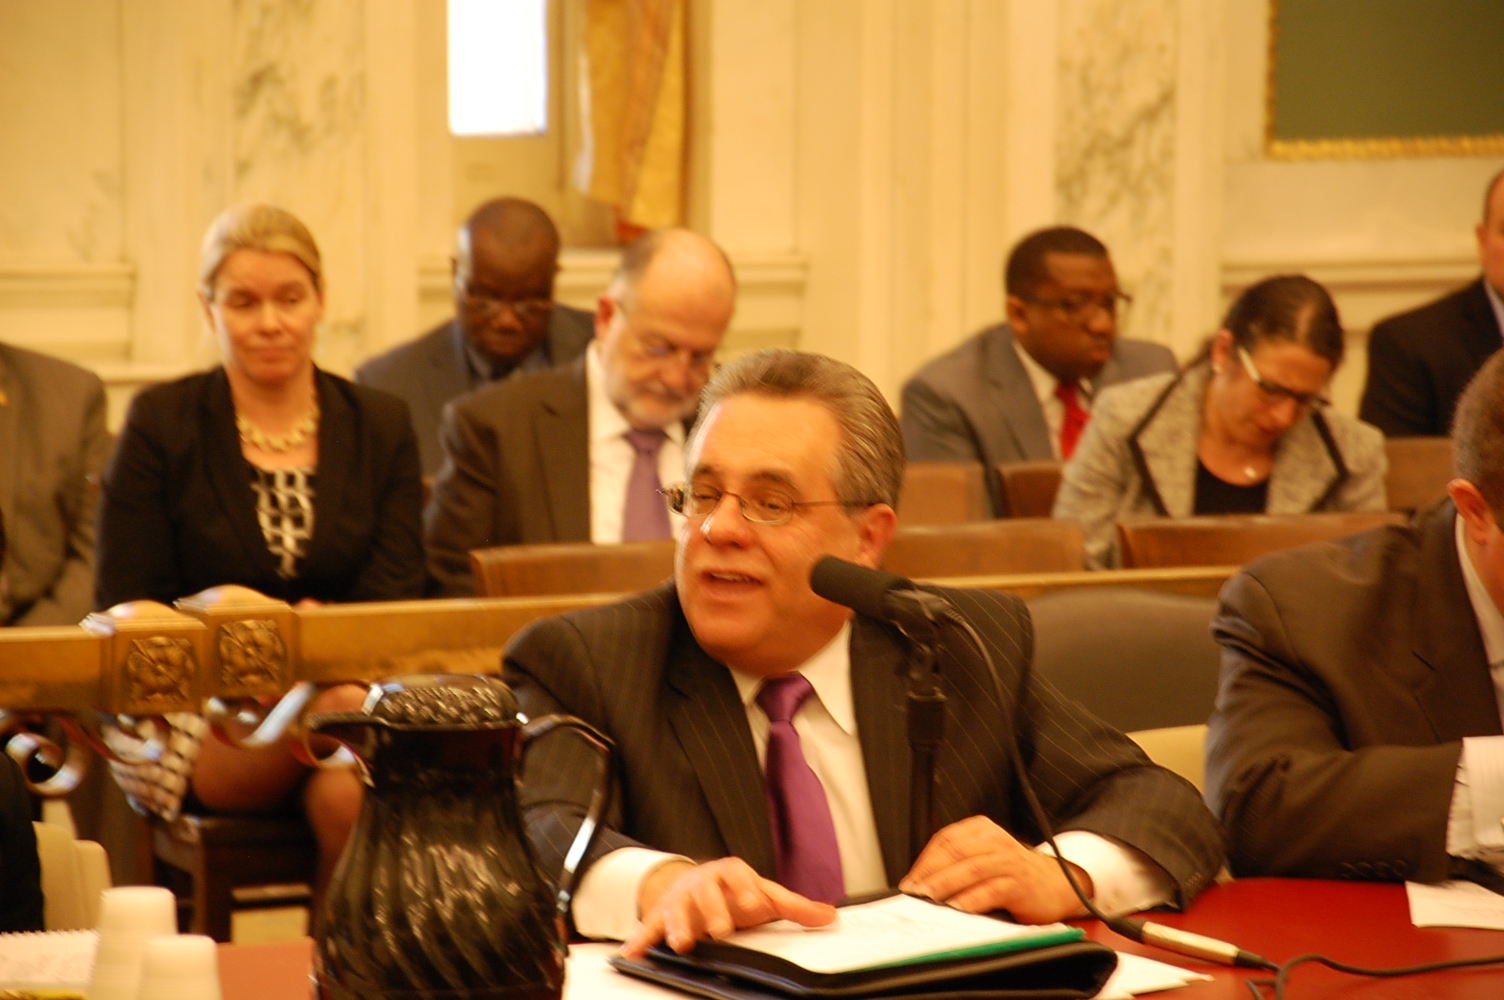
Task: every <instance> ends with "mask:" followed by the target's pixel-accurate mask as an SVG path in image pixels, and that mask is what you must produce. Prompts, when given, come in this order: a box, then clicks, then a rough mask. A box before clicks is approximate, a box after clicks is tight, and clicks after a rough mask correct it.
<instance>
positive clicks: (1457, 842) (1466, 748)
mask: <svg viewBox="0 0 1504 1000" xmlns="http://www.w3.org/2000/svg"><path fill="white" fill-rule="evenodd" d="M1447 853H1448V854H1451V855H1454V856H1456V857H1459V858H1473V857H1483V856H1487V858H1488V860H1489V861H1491V862H1496V861H1497V860H1498V859H1499V856H1500V855H1501V854H1504V736H1469V737H1467V738H1466V739H1464V740H1463V741H1462V755H1461V756H1460V757H1458V759H1457V776H1456V778H1455V784H1454V785H1453V788H1452V808H1451V811H1450V812H1449V813H1448V815H1447Z"/></svg>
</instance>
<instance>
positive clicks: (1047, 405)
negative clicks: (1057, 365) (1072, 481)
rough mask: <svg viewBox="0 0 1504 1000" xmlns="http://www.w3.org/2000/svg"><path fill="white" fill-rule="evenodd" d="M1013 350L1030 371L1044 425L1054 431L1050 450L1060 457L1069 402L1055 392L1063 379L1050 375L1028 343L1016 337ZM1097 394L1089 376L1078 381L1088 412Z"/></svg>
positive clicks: (1079, 398)
mask: <svg viewBox="0 0 1504 1000" xmlns="http://www.w3.org/2000/svg"><path fill="white" fill-rule="evenodd" d="M1013 350H1014V351H1016V352H1017V353H1018V360H1019V363H1020V364H1022V365H1023V366H1024V371H1025V372H1026V373H1028V376H1029V385H1030V386H1032V387H1033V389H1034V398H1035V399H1036V400H1038V401H1039V409H1040V411H1041V412H1043V413H1044V425H1045V427H1047V428H1048V429H1049V432H1050V449H1051V450H1052V451H1053V452H1054V453H1055V457H1056V458H1057V459H1058V458H1060V428H1061V427H1062V426H1063V425H1064V424H1065V404H1064V403H1062V402H1061V401H1060V397H1059V396H1057V395H1055V389H1056V388H1057V387H1058V386H1059V385H1060V380H1059V379H1058V378H1056V377H1055V376H1054V375H1052V374H1050V371H1049V369H1048V368H1046V367H1045V366H1044V365H1042V364H1040V363H1039V362H1038V361H1035V360H1034V357H1033V355H1031V354H1030V353H1029V352H1028V351H1026V350H1024V345H1022V344H1020V343H1019V342H1018V338H1017V337H1016V336H1015V337H1014V338H1013ZM1094 394H1095V392H1094V390H1093V388H1092V384H1091V383H1090V382H1088V381H1086V380H1085V379H1082V380H1081V381H1080V382H1078V383H1076V402H1077V404H1078V405H1080V407H1081V409H1083V410H1085V411H1086V412H1087V413H1090V412H1091V400H1092V396H1093V395H1094Z"/></svg>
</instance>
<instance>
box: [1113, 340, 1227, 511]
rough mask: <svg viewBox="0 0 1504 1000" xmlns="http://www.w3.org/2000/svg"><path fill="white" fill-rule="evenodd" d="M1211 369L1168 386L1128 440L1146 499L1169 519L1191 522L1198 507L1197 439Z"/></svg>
mask: <svg viewBox="0 0 1504 1000" xmlns="http://www.w3.org/2000/svg"><path fill="white" fill-rule="evenodd" d="M1210 372H1211V369H1210V368H1192V369H1190V370H1189V371H1187V372H1185V373H1184V374H1182V375H1181V376H1180V377H1179V378H1178V379H1176V380H1175V381H1173V382H1171V383H1170V387H1169V389H1168V391H1167V392H1166V393H1165V394H1164V395H1163V396H1162V397H1161V399H1160V401H1159V403H1158V405H1157V406H1155V407H1154V408H1153V409H1151V410H1150V411H1149V414H1148V415H1147V416H1146V417H1145V418H1144V420H1143V421H1142V422H1140V424H1139V426H1138V428H1137V429H1136V430H1135V431H1134V432H1133V434H1132V435H1130V436H1129V440H1128V447H1129V449H1130V450H1131V451H1132V452H1133V456H1134V461H1135V462H1136V463H1137V464H1138V466H1139V471H1140V474H1141V476H1142V478H1143V480H1144V486H1143V488H1144V493H1145V494H1146V495H1147V496H1149V498H1150V499H1151V500H1153V501H1154V502H1155V505H1156V507H1157V508H1158V510H1159V511H1160V513H1161V515H1163V516H1165V517H1190V516H1191V514H1192V513H1193V511H1194V508H1195V503H1196V436H1197V434H1198V433H1199V432H1200V428H1201V412H1200V411H1201V399H1202V396H1203V395H1204V394H1205V389H1206V381H1207V376H1208V375H1209V374H1210Z"/></svg>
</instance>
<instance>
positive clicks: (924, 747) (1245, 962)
mask: <svg viewBox="0 0 1504 1000" xmlns="http://www.w3.org/2000/svg"><path fill="white" fill-rule="evenodd" d="M809 586H810V589H811V590H813V591H814V592H815V593H816V594H818V595H819V596H821V597H823V598H825V599H826V600H827V601H833V602H834V603H836V604H840V605H844V606H845V607H848V608H851V609H852V610H853V611H855V612H857V613H858V614H862V615H866V616H867V617H869V618H876V619H879V620H881V621H886V622H890V623H892V624H893V625H896V626H897V627H898V628H899V630H900V631H902V632H904V633H905V634H908V633H909V630H910V629H914V630H916V631H917V632H919V634H926V633H929V634H932V633H933V632H934V630H935V626H936V625H937V624H939V623H942V622H944V623H946V624H953V625H956V626H959V627H960V629H961V630H962V632H964V633H965V634H966V636H967V637H968V639H969V640H970V642H971V645H972V647H973V648H974V649H975V651H976V653H977V655H978V656H979V657H980V658H981V661H982V663H983V664H984V666H985V667H986V674H987V675H988V676H989V677H990V678H991V679H992V683H993V684H994V685H999V687H998V690H997V697H998V702H999V704H1006V700H1007V699H1006V696H1005V695H1004V693H1003V691H1002V690H1001V686H1000V684H999V679H998V675H997V668H996V666H995V665H994V664H993V662H992V655H991V654H990V653H989V652H988V650H987V647H986V644H985V643H983V641H982V639H981V636H979V635H978V634H977V633H976V630H975V629H973V628H972V627H971V623H970V622H968V621H967V620H966V619H965V618H964V617H963V616H962V615H961V614H960V613H959V612H958V611H956V609H955V608H954V607H952V606H951V604H950V602H949V601H947V600H946V599H945V598H943V597H941V596H939V595H938V594H931V593H928V592H926V591H923V590H919V589H918V588H916V587H915V586H914V581H912V580H909V579H907V578H905V577H901V576H899V575H898V574H896V573H887V572H884V571H882V570H876V569H868V568H867V567H866V566H860V565H858V564H856V563H853V562H847V561H846V560H844V559H838V558H836V557H835V556H825V557H824V558H823V559H821V560H820V561H819V562H817V563H815V565H814V568H813V569H812V570H811V571H810V574H809ZM926 657H927V658H928V659H929V661H930V662H931V664H932V662H933V652H932V651H931V652H929V653H927V654H926ZM937 674H938V671H935V672H933V673H932V672H931V671H930V669H926V668H920V669H918V670H911V671H910V691H909V702H910V704H909V711H910V716H909V731H910V737H909V738H910V744H911V746H912V747H913V749H914V758H915V765H916V771H915V773H914V775H913V777H912V780H911V789H910V794H911V795H912V796H913V799H914V804H915V805H914V810H913V818H914V820H915V822H916V824H918V825H919V826H923V827H924V830H923V831H921V830H920V829H918V827H916V829H915V830H913V831H911V836H912V839H913V844H914V851H915V853H916V855H917V853H918V851H919V848H920V847H921V846H922V845H923V844H924V843H925V841H926V840H927V839H928V837H929V832H930V822H929V820H928V819H927V818H926V817H928V815H929V812H930V808H931V806H930V803H931V787H930V782H931V779H930V778H929V777H928V775H927V773H924V772H927V771H928V770H929V769H932V768H933V766H934V765H933V755H934V751H935V748H936V747H937V745H938V743H939V741H940V730H939V727H940V721H939V719H938V715H937V711H936V710H934V709H933V708H931V710H930V711H928V712H926V711H925V710H924V708H923V707H919V708H918V709H917V711H916V705H915V702H925V703H932V702H935V701H942V702H943V700H944V696H943V695H940V694H938V693H937V692H936V690H935V688H934V687H933V681H934V678H935V676H937ZM1008 752H1009V757H1010V760H1011V763H1012V765H1013V770H1014V772H1015V774H1016V775H1017V777H1018V781H1019V787H1020V790H1021V791H1022V792H1023V796H1024V800H1025V802H1026V803H1027V804H1028V806H1029V811H1030V812H1031V813H1032V814H1033V816H1034V819H1035V822H1036V823H1037V824H1038V826H1039V829H1040V831H1041V832H1042V833H1043V834H1044V836H1045V840H1046V841H1047V842H1048V843H1049V844H1050V846H1051V848H1053V849H1054V853H1055V860H1056V861H1057V862H1058V863H1059V865H1060V869H1061V871H1062V873H1063V874H1064V876H1065V880H1066V882H1067V883H1069V885H1070V887H1071V889H1072V891H1073V892H1074V893H1075V895H1076V897H1077V898H1078V899H1079V900H1081V903H1082V905H1083V906H1085V908H1086V911H1087V912H1088V913H1090V914H1091V915H1092V916H1093V917H1095V918H1097V919H1098V920H1100V921H1102V923H1104V924H1105V925H1107V927H1109V928H1111V929H1112V930H1113V931H1115V932H1117V933H1118V934H1121V935H1122V936H1124V937H1126V938H1128V939H1130V940H1133V941H1139V942H1142V943H1144V944H1149V945H1154V946H1157V947H1159V948H1163V949H1165V950H1167V951H1173V952H1176V953H1178V954H1181V955H1186V956H1189V957H1191V958H1199V959H1201V960H1203V961H1209V962H1218V963H1221V964H1223V965H1238V966H1243V967H1245V968H1250V969H1265V970H1277V969H1278V968H1279V967H1278V966H1277V965H1276V964H1275V963H1273V962H1271V961H1269V960H1268V959H1267V958H1264V957H1263V956H1262V955H1258V954H1255V953H1254V952H1250V951H1247V950H1245V949H1243V948H1239V947H1238V946H1237V945H1235V944H1230V943H1228V942H1225V941H1219V940H1217V939H1216V938H1210V937H1207V936H1205V935H1202V934H1194V933H1192V932H1190V931H1184V930H1180V929H1179V928H1175V927H1170V926H1167V925H1165V924H1159V923H1154V922H1152V921H1148V920H1144V919H1142V918H1138V917H1112V916H1108V915H1107V914H1106V913H1103V912H1102V910H1101V909H1100V908H1098V906H1097V905H1096V903H1095V902H1093V901H1092V900H1091V899H1090V898H1089V897H1088V896H1087V895H1086V893H1085V891H1084V890H1083V889H1082V888H1081V885H1080V884H1079V883H1078V882H1077V881H1076V877H1075V875H1074V874H1073V873H1072V872H1071V870H1070V866H1069V865H1068V864H1067V863H1066V861H1065V858H1064V857H1063V856H1062V855H1061V853H1060V851H1059V849H1058V848H1056V847H1055V833H1054V824H1053V823H1051V822H1050V818H1049V815H1048V813H1046V812H1045V810H1044V807H1043V806H1042V805H1041V804H1040V802H1039V798H1038V796H1037V795H1036V794H1035V792H1034V785H1033V782H1031V781H1030V780H1029V773H1028V768H1026V767H1025V766H1024V763H1023V760H1022V758H1021V756H1020V754H1019V749H1018V743H1017V741H1016V740H1009V741H1008ZM921 758H924V759H925V760H926V763H924V764H923V765H922V766H923V771H921V770H919V768H920V760H921Z"/></svg>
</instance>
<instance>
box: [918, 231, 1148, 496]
mask: <svg viewBox="0 0 1504 1000" xmlns="http://www.w3.org/2000/svg"><path fill="white" fill-rule="evenodd" d="M1003 285H1004V292H1005V294H1006V300H1005V305H1006V310H1007V321H1006V322H1003V323H998V324H997V325H995V326H989V327H987V328H986V329H985V330H982V331H981V332H980V333H977V334H975V335H973V336H972V337H970V338H968V339H967V340H965V341H963V342H962V343H961V344H960V345H959V346H957V347H954V348H952V349H951V350H950V351H947V352H946V353H945V354H942V355H941V356H940V357H938V358H936V359H934V360H933V361H931V362H929V363H928V364H926V365H925V366H924V367H922V368H920V369H919V371H917V372H915V373H914V375H913V377H912V378H910V379H909V381H908V383H907V384H905V385H904V387H903V398H902V405H901V406H900V409H899V417H900V423H901V425H902V427H903V442H904V447H905V449H906V450H907V451H908V457H909V459H910V460H911V461H915V462H924V461H942V462H981V463H982V464H983V466H985V467H986V468H987V469H988V470H989V475H988V476H987V483H988V489H989V490H990V492H991V498H992V506H993V510H994V512H995V514H996V515H997V516H1002V515H1003V513H1004V511H1003V508H1002V497H1001V494H1000V492H999V488H998V485H997V483H996V482H994V479H995V477H994V476H993V475H991V470H992V468H993V467H994V466H996V465H997V464H998V463H1000V462H1021V461H1026V460H1049V459H1059V458H1070V456H1071V452H1072V450H1073V449H1074V447H1075V443H1076V440H1077V438H1078V437H1079V435H1080V433H1081V428H1082V427H1083V426H1084V425H1085V423H1086V419H1087V416H1088V414H1089V412H1090V410H1091V406H1092V399H1093V398H1094V397H1095V395H1096V393H1097V392H1098V391H1100V390H1101V389H1102V388H1104V387H1106V386H1109V385H1114V384H1116V383H1118V382H1125V381H1127V380H1129V379H1133V378H1138V377H1140V376H1142V375H1152V374H1154V373H1156V372H1169V371H1174V370H1175V357H1174V355H1172V354H1171V353H1170V351H1169V349H1168V348H1165V347H1163V346H1161V345H1159V344H1150V343H1147V342H1145V341H1142V340H1126V339H1123V338H1121V337H1119V336H1118V335H1117V333H1118V330H1117V323H1118V308H1119V306H1120V305H1122V304H1124V303H1126V302H1127V301H1128V297H1127V296H1126V295H1124V294H1123V293H1122V291H1121V290H1120V289H1119V288H1118V279H1117V275H1116V274H1115V273H1114V271H1113V269H1112V261H1111V259H1110V258H1109V257H1108V256H1107V248H1106V247H1105V246H1103V245H1102V244H1101V243H1100V242H1099V241H1098V240H1097V239H1096V237H1094V236H1091V235H1090V234H1088V233H1085V232H1082V231H1081V230H1079V229H1073V228H1071V227H1069V226H1055V227H1053V228H1050V229H1041V230H1039V231H1038V232H1035V233H1031V234H1030V235H1028V236H1026V237H1024V238H1023V239H1022V240H1020V241H1019V242H1018V244H1017V245H1016V246H1014V248H1013V250H1012V252H1011V253H1009V255H1008V263H1007V267H1006V269H1005V271H1004V274H1003Z"/></svg>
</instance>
